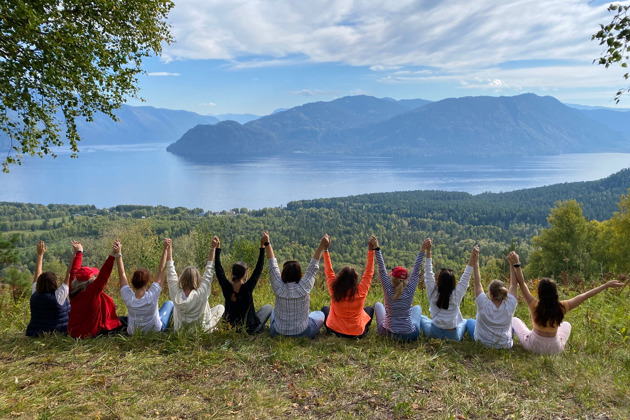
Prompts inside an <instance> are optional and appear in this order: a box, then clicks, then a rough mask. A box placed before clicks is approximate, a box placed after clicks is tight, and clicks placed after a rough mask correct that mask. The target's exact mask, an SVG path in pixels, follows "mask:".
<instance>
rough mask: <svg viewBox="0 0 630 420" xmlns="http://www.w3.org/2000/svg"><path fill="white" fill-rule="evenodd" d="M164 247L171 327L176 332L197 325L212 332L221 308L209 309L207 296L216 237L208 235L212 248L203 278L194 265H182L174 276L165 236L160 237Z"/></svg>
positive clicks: (173, 264) (170, 252)
mask: <svg viewBox="0 0 630 420" xmlns="http://www.w3.org/2000/svg"><path fill="white" fill-rule="evenodd" d="M164 246H165V247H166V259H167V261H166V281H167V282H168V291H169V294H170V296H171V300H172V301H173V304H174V308H173V327H174V328H175V331H179V330H180V329H181V328H182V327H185V326H191V325H196V324H199V325H200V326H201V328H202V329H203V330H204V331H213V330H214V329H215V328H216V326H217V324H218V323H219V321H220V320H221V315H223V312H224V311H225V308H224V307H223V305H217V306H215V307H213V308H212V309H210V304H208V297H209V296H210V285H211V284H212V278H213V274H214V273H213V272H212V268H213V267H214V254H215V249H216V248H217V246H219V238H217V237H216V236H215V237H214V238H212V247H211V248H210V253H209V254H208V262H207V264H206V269H205V271H204V272H203V277H202V276H201V274H199V270H197V269H196V268H195V267H192V266H188V267H186V268H184V271H182V274H181V275H180V276H179V278H178V277H177V272H176V271H175V263H174V262H173V244H172V242H171V240H170V239H169V238H167V239H165V240H164Z"/></svg>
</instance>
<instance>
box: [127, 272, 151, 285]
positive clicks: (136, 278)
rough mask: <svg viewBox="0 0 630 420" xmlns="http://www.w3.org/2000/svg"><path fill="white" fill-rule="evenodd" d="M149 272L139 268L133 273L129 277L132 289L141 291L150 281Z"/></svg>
mask: <svg viewBox="0 0 630 420" xmlns="http://www.w3.org/2000/svg"><path fill="white" fill-rule="evenodd" d="M150 277H151V276H150V274H149V270H147V269H145V268H140V269H138V270H136V271H134V273H133V276H132V277H131V285H132V286H133V288H134V289H136V290H138V289H142V288H143V287H144V286H146V285H147V283H148V282H149V279H150Z"/></svg>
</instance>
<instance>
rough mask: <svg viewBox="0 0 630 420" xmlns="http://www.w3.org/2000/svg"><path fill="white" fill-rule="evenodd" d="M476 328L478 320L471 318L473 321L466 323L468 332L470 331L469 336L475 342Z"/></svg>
mask: <svg viewBox="0 0 630 420" xmlns="http://www.w3.org/2000/svg"><path fill="white" fill-rule="evenodd" d="M476 326H477V320H476V319H472V318H471V319H469V320H467V321H466V331H468V335H469V336H470V338H472V339H473V340H474V339H475V327H476Z"/></svg>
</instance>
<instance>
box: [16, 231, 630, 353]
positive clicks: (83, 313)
mask: <svg viewBox="0 0 630 420" xmlns="http://www.w3.org/2000/svg"><path fill="white" fill-rule="evenodd" d="M71 244H72V247H73V250H74V258H73V261H72V264H71V265H70V267H69V268H68V271H67V272H66V276H65V279H64V282H63V283H62V284H61V286H59V287H58V285H57V276H56V275H55V273H53V272H44V273H42V260H43V256H44V253H45V252H46V245H45V244H44V242H43V241H40V243H39V244H38V245H37V263H36V269H35V277H34V283H33V288H32V295H31V302H30V304H31V320H30V323H29V324H28V327H27V330H26V335H28V336H39V335H41V334H43V333H48V332H62V333H66V332H67V333H68V334H69V335H70V336H71V337H74V338H86V337H95V336H99V335H106V334H112V333H119V332H123V331H125V330H126V332H127V333H128V334H133V333H134V332H135V331H142V332H149V331H158V332H159V331H165V329H166V328H167V327H168V326H169V323H170V319H171V318H173V328H174V329H175V330H176V331H177V330H180V329H182V328H185V327H187V326H190V325H200V326H201V328H203V330H205V331H213V330H214V329H216V328H217V325H218V323H219V322H220V321H221V319H223V320H224V321H225V322H226V323H227V324H228V325H230V326H231V327H235V328H238V327H241V328H243V329H244V330H245V331H246V332H247V333H248V334H257V333H260V332H262V331H263V330H264V328H265V325H266V323H267V321H268V320H269V319H270V318H271V322H270V327H269V330H270V334H271V335H272V336H277V335H283V336H291V337H309V338H315V337H316V336H317V334H318V333H319V331H320V329H321V328H322V326H325V327H326V330H327V331H328V332H329V333H331V334H334V335H337V336H339V337H347V338H363V337H365V336H366V334H367V332H368V328H369V326H370V324H371V323H372V321H373V319H374V317H376V324H377V325H376V328H377V332H378V334H379V335H383V336H387V337H392V338H393V339H397V340H401V341H414V340H417V339H418V337H419V336H420V335H421V334H422V335H424V336H426V337H433V338H438V339H449V340H456V341H461V340H462V339H463V337H464V334H465V333H466V331H467V332H468V334H469V335H470V337H471V338H473V339H474V340H476V341H479V342H481V343H482V344H484V345H485V346H488V347H494V348H511V347H512V344H513V341H512V338H513V334H514V333H516V335H517V336H518V338H519V341H520V342H521V344H522V345H523V347H524V348H526V349H528V350H530V351H533V352H535V353H539V354H554V353H560V352H562V351H563V349H564V347H565V345H566V343H567V340H568V338H569V334H570V333H571V325H570V324H569V323H568V322H566V321H564V316H565V314H566V313H567V312H568V311H570V310H571V309H573V308H575V307H577V306H578V305H580V304H581V303H582V302H584V301H585V300H586V299H588V298H590V297H592V296H594V295H596V294H597V293H600V292H601V291H603V290H605V289H608V288H610V287H613V288H621V287H623V286H624V285H625V284H624V283H622V282H619V281H616V280H612V281H609V282H607V283H605V284H603V285H601V286H599V287H596V288H594V289H591V290H589V291H588V292H586V293H583V294H580V295H578V296H575V297H574V298H572V299H569V300H562V301H560V300H559V298H558V290H557V286H556V283H555V282H554V281H553V280H550V279H547V278H543V279H541V280H540V281H539V283H538V294H537V296H538V299H536V298H535V297H534V296H533V295H532V294H531V293H530V291H529V289H528V287H527V285H526V284H525V280H524V277H523V273H522V271H521V264H520V261H519V256H518V255H517V254H516V253H515V252H510V254H509V255H508V256H507V259H508V261H509V263H510V282H509V286H506V285H505V284H504V282H502V281H500V280H493V281H492V282H491V283H490V285H489V286H488V291H487V294H486V293H485V292H484V290H483V286H482V284H481V276H480V271H479V247H478V246H475V247H474V248H473V249H472V252H471V254H470V258H469V261H468V264H467V265H466V268H465V270H464V273H463V274H462V276H461V277H460V279H459V281H457V279H456V277H455V275H454V273H453V271H452V270H449V269H444V268H443V269H441V270H440V271H439V272H438V273H437V275H435V274H434V272H433V266H432V260H431V248H432V245H433V243H432V241H431V239H426V240H425V241H424V242H423V243H422V245H421V246H420V250H419V252H418V255H417V257H416V260H415V263H414V266H413V268H412V270H411V273H409V272H408V270H407V269H406V268H404V267H395V268H394V269H393V270H391V271H388V270H387V268H386V265H385V260H384V258H383V254H382V253H381V248H380V246H379V243H378V239H377V238H376V237H375V236H372V237H371V238H370V239H369V241H368V252H367V263H366V267H365V270H364V271H363V275H362V276H361V278H359V273H358V272H357V271H356V270H355V269H354V268H353V267H351V266H345V267H343V268H341V269H340V270H339V271H337V272H336V273H335V271H334V270H333V267H332V261H331V258H330V254H329V253H328V248H329V246H330V237H329V236H328V235H324V237H323V238H322V239H321V241H320V243H319V246H318V247H317V249H316V251H315V253H314V254H313V257H312V258H311V261H310V262H309V265H308V267H307V269H306V272H305V273H302V268H301V266H300V263H299V262H298V261H286V262H285V263H284V264H283V265H282V270H280V267H279V265H278V261H277V259H276V258H275V255H274V252H273V248H272V246H271V243H270V239H269V233H268V232H267V231H265V232H264V233H263V234H262V236H261V238H260V250H259V254H258V261H257V263H256V267H255V268H254V270H253V272H252V273H251V275H249V267H248V266H247V264H245V263H243V262H238V263H236V264H234V265H233V266H232V271H231V275H230V278H229V279H228V277H227V275H226V273H225V271H224V269H223V266H222V264H221V243H220V241H219V238H218V237H216V236H214V237H213V238H212V243H211V248H210V252H209V254H208V260H207V264H206V268H205V270H204V273H203V275H201V274H200V272H199V271H198V270H197V269H196V268H195V267H192V266H189V267H186V268H184V270H183V271H182V272H181V274H180V275H179V277H178V275H177V272H176V270H175V264H174V261H173V254H172V241H171V240H170V239H165V240H164V247H163V251H162V257H161V260H160V265H159V269H158V272H157V275H156V276H155V278H154V280H153V282H152V284H151V285H150V287H149V281H150V274H149V272H148V271H147V270H146V269H139V270H136V271H135V272H134V273H133V276H132V278H131V286H132V287H133V288H132V287H130V286H129V283H128V281H127V276H126V274H125V267H124V264H123V258H122V245H121V243H120V241H118V240H117V241H115V242H114V244H113V246H112V251H111V253H110V255H109V256H108V258H107V260H106V261H105V263H104V264H103V266H102V267H101V268H100V270H99V269H97V268H92V267H85V266H82V257H83V246H82V244H81V243H79V242H75V241H72V242H71ZM265 256H266V257H267V261H268V265H269V281H270V284H271V287H272V289H273V292H274V294H275V305H274V307H272V306H271V305H270V304H266V305H264V306H262V307H261V308H260V309H258V310H257V311H256V309H255V307H254V299H253V292H254V289H255V287H256V284H257V283H258V280H259V278H260V275H261V274H262V271H263V268H264V262H265ZM322 256H323V257H324V273H325V276H326V282H327V285H328V291H329V293H330V297H331V301H330V305H329V306H328V305H327V306H324V307H322V308H321V310H320V311H312V312H311V311H310V292H311V290H312V288H313V286H314V284H315V278H316V275H317V272H318V270H319V262H320V260H321V258H322ZM375 258H376V262H377V265H378V269H379V276H380V282H381V287H382V288H383V298H384V299H383V300H384V302H383V303H381V302H377V303H376V304H375V305H374V307H371V306H364V305H365V300H366V298H367V295H368V292H369V289H370V285H371V282H372V277H373V275H374V259H375ZM423 262H424V283H425V286H426V293H427V297H428V301H429V313H430V315H431V317H428V316H426V315H423V314H422V308H421V307H420V306H419V305H415V306H412V305H413V298H414V295H415V292H416V289H417V286H418V281H419V279H420V273H421V269H422V264H423ZM114 264H115V265H116V267H117V270H118V278H119V288H120V294H121V298H122V300H123V302H124V303H125V305H126V306H127V314H128V315H127V316H126V317H123V316H121V317H119V316H117V314H116V307H115V305H114V301H113V299H112V298H111V297H110V296H108V295H107V294H106V293H105V292H104V289H105V286H106V284H107V282H108V280H109V277H110V274H111V272H112V270H113V267H114ZM165 272H166V280H167V284H168V289H169V294H170V300H167V301H166V302H164V303H163V304H162V306H161V307H159V309H158V299H159V296H160V293H161V291H162V285H163V283H164V277H165ZM215 273H216V277H217V279H218V281H219V285H220V286H221V290H222V293H223V297H224V299H225V305H216V306H214V307H210V305H209V303H208V297H209V295H210V290H211V289H210V286H211V283H212V280H213V278H214V275H215ZM471 276H472V278H473V283H474V294H475V304H476V306H477V314H476V317H475V319H464V318H463V316H462V313H461V311H460V304H461V301H462V298H463V297H464V295H465V293H466V290H467V289H468V285H469V282H470V278H471ZM517 286H518V287H519V288H520V290H521V293H522V295H523V298H524V300H525V302H526V303H527V306H528V309H529V313H530V316H531V320H532V324H533V329H532V330H530V329H529V328H528V327H527V325H526V324H525V323H524V322H523V321H522V320H520V319H519V318H516V317H514V312H515V310H516V306H517ZM68 298H69V300H68Z"/></svg>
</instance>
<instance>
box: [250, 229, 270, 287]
mask: <svg viewBox="0 0 630 420" xmlns="http://www.w3.org/2000/svg"><path fill="white" fill-rule="evenodd" d="M268 239H269V235H268V234H267V233H266V232H263V234H262V235H261V236H260V250H259V252H258V261H257V262H256V267H255V268H254V272H253V273H252V275H251V276H250V277H249V279H248V280H247V281H246V282H245V287H246V288H247V289H248V290H252V291H253V290H254V288H255V287H256V284H257V283H258V279H259V278H260V275H261V274H262V271H263V268H265V243H266V242H268V241H267V240H268Z"/></svg>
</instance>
